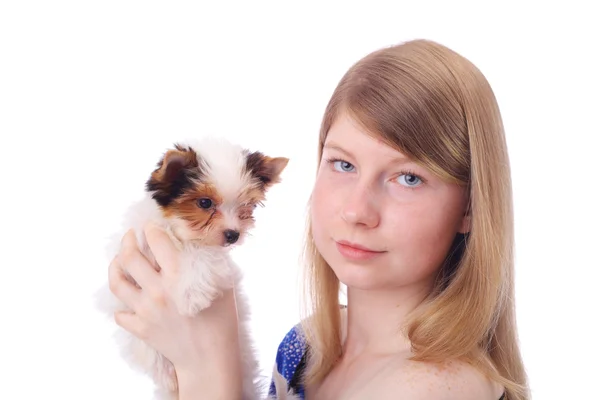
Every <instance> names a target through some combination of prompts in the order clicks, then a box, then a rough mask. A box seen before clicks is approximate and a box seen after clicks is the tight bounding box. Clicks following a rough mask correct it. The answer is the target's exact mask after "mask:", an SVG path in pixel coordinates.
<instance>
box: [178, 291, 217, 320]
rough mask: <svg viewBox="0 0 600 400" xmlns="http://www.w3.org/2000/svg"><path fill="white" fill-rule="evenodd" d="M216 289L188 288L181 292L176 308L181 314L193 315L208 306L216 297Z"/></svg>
mask: <svg viewBox="0 0 600 400" xmlns="http://www.w3.org/2000/svg"><path fill="white" fill-rule="evenodd" d="M218 294H219V292H217V291H197V290H193V289H188V290H186V291H185V292H184V293H183V296H182V298H181V300H180V301H179V302H177V308H178V310H179V313H180V314H182V315H187V316H193V315H196V314H198V313H199V312H200V311H202V310H204V309H205V308H208V307H209V306H210V305H211V304H212V302H213V301H214V300H215V299H216V298H217V295H218Z"/></svg>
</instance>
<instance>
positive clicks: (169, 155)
mask: <svg viewBox="0 0 600 400" xmlns="http://www.w3.org/2000/svg"><path fill="white" fill-rule="evenodd" d="M197 167H198V157H197V156H196V152H195V151H194V150H192V149H190V148H185V147H183V146H181V145H175V150H168V151H167V152H166V153H165V155H164V156H163V158H162V159H161V160H160V161H159V162H158V168H157V169H156V170H155V171H154V174H153V175H157V177H160V179H161V180H165V181H174V180H177V178H178V177H179V176H180V175H181V174H182V172H183V171H184V170H186V169H187V170H189V169H193V168H197Z"/></svg>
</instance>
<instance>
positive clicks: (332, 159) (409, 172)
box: [326, 157, 427, 190]
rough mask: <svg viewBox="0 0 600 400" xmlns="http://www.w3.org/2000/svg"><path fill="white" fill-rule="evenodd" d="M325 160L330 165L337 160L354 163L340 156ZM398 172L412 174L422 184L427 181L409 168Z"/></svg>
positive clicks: (413, 188)
mask: <svg viewBox="0 0 600 400" xmlns="http://www.w3.org/2000/svg"><path fill="white" fill-rule="evenodd" d="M326 161H327V164H329V165H332V164H333V163H335V162H338V161H339V162H343V163H348V164H350V165H352V166H353V167H354V164H352V163H351V162H348V161H346V160H344V159H342V158H335V157H333V158H328V159H327V160H326ZM354 168H356V167H354ZM399 172H400V173H399V174H398V176H402V175H410V176H414V177H415V178H418V179H419V180H420V181H421V182H422V183H423V184H426V183H427V181H426V180H425V178H423V177H422V176H421V175H419V174H416V173H415V172H413V171H412V170H410V169H404V170H401V171H399ZM404 187H405V188H407V189H409V190H415V189H416V187H409V186H404Z"/></svg>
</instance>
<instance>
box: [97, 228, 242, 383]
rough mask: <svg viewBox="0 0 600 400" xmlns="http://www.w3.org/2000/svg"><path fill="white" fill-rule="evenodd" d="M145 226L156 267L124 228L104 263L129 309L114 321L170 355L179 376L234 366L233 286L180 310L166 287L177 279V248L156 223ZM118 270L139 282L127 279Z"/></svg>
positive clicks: (112, 286)
mask: <svg viewBox="0 0 600 400" xmlns="http://www.w3.org/2000/svg"><path fill="white" fill-rule="evenodd" d="M144 232H145V235H146V240H147V242H148V246H149V248H150V251H151V252H152V254H153V256H154V257H155V259H156V262H157V264H158V265H159V266H160V271H156V270H155V269H154V267H153V266H152V265H151V264H150V262H149V261H148V260H147V259H146V257H144V255H143V254H142V253H141V252H140V250H139V248H138V246H137V241H136V237H135V233H134V232H133V231H129V232H127V234H126V235H125V236H124V237H123V241H122V248H121V251H120V252H119V254H118V255H117V257H115V259H114V260H113V261H112V262H111V264H110V267H109V283H110V289H111V291H112V292H113V293H114V294H115V296H116V297H118V298H119V299H120V300H121V301H122V302H123V303H125V304H126V305H127V306H128V307H129V309H131V312H127V311H123V312H117V313H116V314H115V321H116V323H117V324H118V325H119V326H121V327H122V328H124V329H126V330H127V331H129V332H131V333H132V334H133V335H135V336H137V337H138V338H140V339H141V340H143V341H145V342H146V343H147V344H148V345H150V346H151V347H152V348H154V349H155V350H156V351H158V352H159V353H161V354H162V355H164V356H165V357H166V358H167V359H169V360H170V361H171V362H172V363H173V365H174V366H175V369H176V371H177V374H178V377H179V376H180V375H186V376H189V377H190V379H192V375H195V376H196V378H201V376H206V378H207V379H209V375H211V374H213V375H214V374H217V373H218V372H219V371H222V369H225V371H226V369H227V368H233V369H234V370H236V368H237V369H238V370H239V360H236V358H235V357H236V356H239V344H238V330H237V323H238V321H237V311H236V306H235V296H234V292H233V290H229V291H227V292H226V293H224V295H223V296H222V297H219V298H217V299H216V300H215V302H214V303H213V304H212V305H211V306H210V307H208V308H207V309H205V310H203V311H202V312H201V313H200V314H199V315H197V316H194V317H186V316H182V315H180V314H179V312H178V311H177V307H176V306H175V303H174V301H173V299H172V297H171V296H170V290H169V288H171V287H173V285H175V283H176V282H177V280H178V274H179V258H180V253H179V251H178V250H177V248H176V247H175V245H174V244H173V242H172V241H171V239H170V237H169V236H168V235H167V234H166V232H164V231H163V230H162V229H160V228H159V227H156V226H154V225H148V226H147V227H146V229H145V231H144ZM123 271H127V272H128V273H129V274H130V275H131V276H132V277H133V279H134V280H135V281H136V282H137V283H138V285H139V286H140V287H136V286H135V285H134V284H132V283H131V282H129V281H128V280H127V279H126V278H125V275H124V274H123ZM232 354H233V358H232ZM204 366H206V367H204ZM220 366H222V369H219V368H220ZM208 368H210V370H208ZM207 374H208V375H207ZM234 376H235V375H234ZM212 378H214V377H212ZM180 381H181V378H180ZM229 384H230V385H231V382H229ZM180 385H182V382H180Z"/></svg>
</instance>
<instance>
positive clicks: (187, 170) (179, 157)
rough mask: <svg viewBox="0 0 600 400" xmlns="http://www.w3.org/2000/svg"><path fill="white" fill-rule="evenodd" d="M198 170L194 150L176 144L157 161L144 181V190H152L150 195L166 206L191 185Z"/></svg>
mask: <svg viewBox="0 0 600 400" xmlns="http://www.w3.org/2000/svg"><path fill="white" fill-rule="evenodd" d="M198 172H199V170H198V157H197V155H196V152H195V151H194V150H192V149H191V148H189V147H187V148H186V147H184V146H181V145H178V144H176V145H175V149H172V150H168V151H167V152H166V153H165V154H164V155H163V157H162V158H161V159H160V161H159V162H158V164H157V168H156V169H155V170H154V172H152V175H151V176H150V179H148V181H147V182H146V190H148V191H150V192H154V193H153V195H152V197H153V198H154V199H155V200H156V201H158V203H159V204H161V205H163V206H166V205H168V204H169V203H171V202H172V201H173V200H174V199H175V198H177V197H179V196H181V195H182V194H183V191H184V190H185V189H186V188H189V187H190V186H191V185H192V179H193V178H194V177H196V176H197V175H198Z"/></svg>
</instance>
